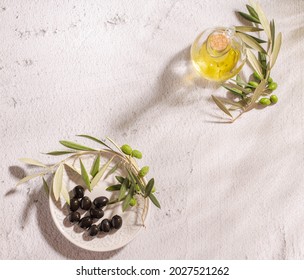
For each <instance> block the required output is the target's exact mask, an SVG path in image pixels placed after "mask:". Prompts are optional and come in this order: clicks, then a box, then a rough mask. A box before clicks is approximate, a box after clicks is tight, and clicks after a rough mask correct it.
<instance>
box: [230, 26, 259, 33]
mask: <svg viewBox="0 0 304 280" xmlns="http://www.w3.org/2000/svg"><path fill="white" fill-rule="evenodd" d="M234 28H235V31H237V32H257V31H263V30H264V29H262V28H258V27H255V26H234Z"/></svg>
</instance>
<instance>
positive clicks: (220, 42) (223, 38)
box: [207, 29, 232, 57]
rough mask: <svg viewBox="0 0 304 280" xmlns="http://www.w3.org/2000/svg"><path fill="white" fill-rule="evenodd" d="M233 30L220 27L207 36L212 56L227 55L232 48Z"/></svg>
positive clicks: (208, 50) (208, 47)
mask: <svg viewBox="0 0 304 280" xmlns="http://www.w3.org/2000/svg"><path fill="white" fill-rule="evenodd" d="M231 36H232V30H229V29H226V30H225V29H219V30H215V31H213V32H212V33H211V34H210V35H209V36H208V38H207V52H208V53H209V54H210V56H212V57H220V56H223V55H225V54H226V53H227V52H228V51H229V50H230V49H231Z"/></svg>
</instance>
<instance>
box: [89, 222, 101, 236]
mask: <svg viewBox="0 0 304 280" xmlns="http://www.w3.org/2000/svg"><path fill="white" fill-rule="evenodd" d="M98 231H99V229H98V226H97V225H92V226H91V227H90V229H89V234H90V235H91V236H95V235H97V233H98Z"/></svg>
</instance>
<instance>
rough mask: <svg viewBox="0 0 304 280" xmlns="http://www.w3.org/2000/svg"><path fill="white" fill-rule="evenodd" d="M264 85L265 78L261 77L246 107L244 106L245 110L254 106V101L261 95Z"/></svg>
mask: <svg viewBox="0 0 304 280" xmlns="http://www.w3.org/2000/svg"><path fill="white" fill-rule="evenodd" d="M265 85H266V80H265V79H263V80H262V81H261V82H260V83H259V85H258V86H257V87H256V89H255V91H254V93H253V95H252V97H251V102H250V104H249V105H248V107H247V108H246V111H249V110H251V109H252V108H253V107H254V106H255V102H256V101H257V100H258V99H259V97H260V96H261V94H262V93H263V90H264V89H265Z"/></svg>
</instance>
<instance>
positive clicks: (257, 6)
mask: <svg viewBox="0 0 304 280" xmlns="http://www.w3.org/2000/svg"><path fill="white" fill-rule="evenodd" d="M252 6H253V8H254V9H255V11H256V13H257V14H258V17H259V20H260V23H261V25H262V26H263V29H264V31H265V33H266V35H267V37H268V39H269V40H271V32H270V26H269V21H268V19H267V17H266V16H265V13H264V11H263V10H262V8H261V6H260V4H259V3H253V4H252Z"/></svg>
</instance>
